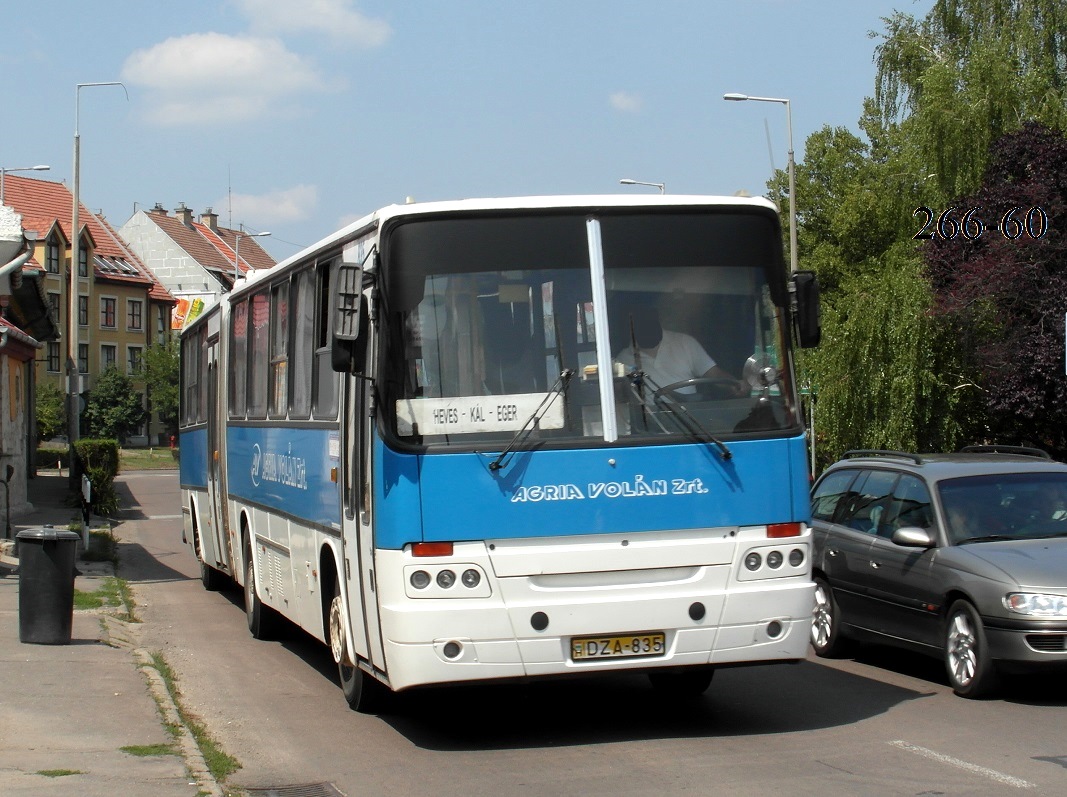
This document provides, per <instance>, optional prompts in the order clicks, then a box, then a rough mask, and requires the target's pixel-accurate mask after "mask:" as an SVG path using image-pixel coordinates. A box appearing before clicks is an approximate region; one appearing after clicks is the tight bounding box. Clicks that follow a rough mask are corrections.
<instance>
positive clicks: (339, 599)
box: [181, 196, 819, 711]
mask: <svg viewBox="0 0 1067 797" xmlns="http://www.w3.org/2000/svg"><path fill="white" fill-rule="evenodd" d="M650 311H655V313H656V314H658V317H659V321H660V327H661V329H660V332H661V334H660V336H659V337H652V338H649V337H648V336H647V329H646V325H647V317H648V316H649V315H650V314H651V313H650ZM818 334H819V329H818V291H817V286H816V285H815V283H814V279H813V277H812V275H811V274H810V273H807V272H800V273H797V274H792V275H791V274H789V273H788V272H787V268H786V266H785V264H784V260H783V257H782V243H781V229H780V226H779V219H778V213H777V211H776V208H775V206H774V205H773V204H771V203H770V202H768V201H766V200H763V199H755V198H737V197H685V196H678V197H671V196H666V197H643V198H636V197H624V196H591V197H530V198H518V199H486V200H463V201H454V202H433V203H426V204H406V205H396V206H390V207H387V208H384V209H382V210H379V211H377V212H375V213H373V214H371V215H369V216H367V217H365V218H363V219H362V220H360V221H357V222H355V223H354V224H352V225H350V226H348V227H346V228H344V229H342V230H340V231H339V232H337V233H335V234H333V235H331V236H329V237H328V238H326V239H324V240H322V241H321V242H319V243H317V244H315V245H314V246H312V247H310V248H308V249H306V250H304V251H302V252H300V253H299V254H297V255H295V256H294V257H292V258H289V259H288V260H286V261H284V262H282V263H280V264H278V265H277V266H275V267H274V268H271V269H270V270H266V271H262V272H259V273H255V274H253V275H252V276H250V277H249V278H248V279H247V280H244V281H239V282H238V283H237V285H236V286H235V288H234V290H233V291H232V292H231V293H230V294H229V295H227V296H225V297H224V298H223V300H222V301H221V303H220V304H218V305H217V306H215V307H214V308H212V309H211V310H210V311H208V312H207V313H205V314H204V315H203V316H202V317H200V318H199V319H197V320H196V321H195V322H194V323H192V324H191V325H189V327H188V328H187V329H186V330H185V331H184V332H183V335H182V371H181V373H182V381H181V389H182V399H183V404H182V409H181V486H182V512H183V518H184V532H183V534H184V538H185V540H186V542H187V543H188V544H189V545H190V547H191V549H192V551H193V553H194V554H195V556H196V557H197V559H198V561H199V562H200V566H201V573H202V578H203V582H204V585H205V586H206V587H208V588H216V587H217V586H219V584H220V580H221V579H223V578H224V577H229V578H231V579H233V580H234V581H236V582H237V584H239V585H241V586H243V588H244V593H245V604H246V610H247V615H248V626H249V629H250V631H251V633H252V634H253V635H254V636H256V637H264V636H267V635H268V634H270V633H271V631H272V626H273V625H274V623H275V622H276V621H277V620H278V618H279V616H282V617H285V618H287V619H288V620H289V621H291V622H292V623H295V624H296V625H298V626H300V627H301V628H303V629H305V630H306V631H307V632H308V633H310V634H311V635H313V636H315V637H317V638H318V639H320V640H322V641H323V642H325V643H326V644H327V645H329V647H330V649H331V650H332V653H333V656H334V659H335V660H336V662H337V664H338V668H339V674H340V682H341V686H342V688H343V691H344V694H345V697H346V698H347V700H348V702H349V703H350V705H351V706H352V707H353V708H355V709H357V710H360V711H375V710H378V709H379V708H380V707H381V706H382V703H383V701H384V700H386V699H387V698H388V696H389V694H390V693H391V692H392V691H399V690H404V689H409V688H411V687H417V686H423V685H431V684H454V683H457V682H467V681H476V680H477V681H485V680H493V679H510V678H533V677H541V676H565V675H572V674H578V673H591V672H618V671H636V672H644V673H647V674H648V675H649V678H650V680H651V683H652V684H653V685H654V686H655V687H656V688H662V689H665V690H670V691H674V692H677V693H680V694H700V693H702V692H703V691H704V690H705V689H706V688H707V687H708V685H709V684H710V681H711V677H712V674H713V672H714V670H715V668H717V667H720V666H730V665H742V664H756V663H769V662H791V661H797V660H800V659H803V658H804V656H805V654H806V650H807V645H808V636H809V631H810V627H811V611H812V606H813V584H812V580H811V555H810V552H811V530H810V527H809V513H810V507H809V500H808V488H809V484H810V479H809V472H808V468H807V464H806V463H807V456H806V439H805V431H804V428H803V413H802V412H801V411H800V407H799V404H798V397H797V387H796V382H795V379H794V366H793V354H792V352H793V348H794V346H795V345H814V343H816V342H817V338H818ZM668 339H669V340H670V341H671V342H672V343H671V345H673V346H675V348H676V349H677V348H678V345H679V342H682V343H684V345H682V346H681V348H682V349H683V350H685V351H687V352H699V353H698V354H695V355H693V357H691V358H690V359H695V360H696V362H697V365H696V366H695V367H696V368H697V369H698V370H697V371H695V372H693V373H691V375H688V376H686V375H683V377H682V378H680V379H677V380H676V381H671V382H669V383H667V384H664V383H663V382H664V381H665V380H667V379H673V377H670V376H663V373H664V372H663V371H657V370H656V369H657V367H658V366H660V365H663V363H662V362H660V361H661V360H664V361H665V360H666V359H668V354H667V353H665V352H666V349H667V348H668V346H667V343H666V341H667V340H668ZM675 353H676V354H677V352H675ZM687 356H688V355H687ZM709 363H710V364H711V366H713V367H708V366H709ZM668 373H669V372H668ZM654 374H658V376H654Z"/></svg>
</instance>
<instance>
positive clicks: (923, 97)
mask: <svg viewBox="0 0 1067 797" xmlns="http://www.w3.org/2000/svg"><path fill="white" fill-rule="evenodd" d="M884 22H885V30H884V32H882V33H881V34H872V38H878V39H880V41H879V43H878V44H877V46H876V49H875V53H874V60H875V63H876V65H877V70H878V76H877V81H876V85H875V87H874V96H873V97H872V98H869V99H868V100H867V101H866V102H865V103H864V107H863V111H862V115H861V117H860V122H859V126H860V131H861V133H862V136H861V135H856V134H853V133H851V132H850V131H848V130H844V129H830V128H823V129H822V130H820V131H818V132H816V133H814V134H813V135H812V136H811V137H809V139H808V141H807V143H806V148H805V157H804V161H803V162H802V163H801V164H798V167H797V195H796V200H797V208H798V214H797V215H798V225H799V229H798V240H799V245H800V246H799V250H800V251H799V255H800V264H801V267H803V268H813V269H815V270H816V272H817V273H818V274H819V278H820V282H821V283H822V284H823V287H824V295H823V308H824V334H823V343H822V346H821V347H820V349H818V350H816V351H814V352H811V353H805V356H804V358H803V359H802V365H803V367H804V368H805V372H806V373H805V376H806V378H808V379H810V380H811V381H812V382H813V383H814V385H815V387H816V389H817V391H818V401H817V404H816V407H817V409H816V422H815V424H816V431H817V433H818V440H817V443H818V445H819V448H818V449H817V453H818V454H819V456H820V459H821V460H822V461H825V460H826V459H827V458H833V457H835V456H837V455H838V454H840V453H841V451H842V450H844V449H846V448H853V447H862V448H867V447H893V448H898V447H899V448H917V449H919V450H931V449H933V450H939V449H940V450H944V449H949V448H952V447H954V446H955V445H956V444H957V443H958V442H961V441H963V442H966V441H968V440H967V438H973V437H976V436H977V434H978V432H980V431H981V430H982V429H987V430H989V431H990V432H991V433H992V432H993V427H992V426H991V425H990V423H989V419H990V416H989V415H988V414H985V413H986V412H987V411H988V412H993V411H994V410H993V409H992V406H991V405H989V403H988V402H985V403H983V402H982V401H981V400H978V399H976V396H977V391H975V390H967V389H964V387H965V386H966V385H968V384H973V383H976V379H977V375H976V373H975V371H974V361H975V357H974V350H973V347H972V348H968V347H967V346H965V345H962V338H961V336H968V335H969V336H971V337H972V338H974V339H975V340H977V339H978V333H979V332H981V335H982V338H981V339H982V342H983V344H985V345H990V344H995V343H998V342H1003V339H1001V338H996V337H995V336H994V337H993V338H990V337H989V334H991V333H993V332H997V331H998V330H999V333H998V334H1004V333H1006V332H1007V327H1006V326H1004V325H1000V326H999V327H998V326H997V325H992V326H984V327H982V328H981V329H977V328H976V327H975V326H974V325H973V324H968V323H967V322H966V321H965V320H961V317H960V316H958V315H956V316H949V315H947V314H944V313H937V312H935V301H934V297H935V293H934V291H932V290H931V287H930V284H929V282H928V279H927V272H926V271H925V269H924V265H923V249H924V248H925V245H923V244H922V243H921V242H919V241H916V240H914V235H915V233H916V232H917V231H918V229H919V227H920V226H921V223H922V221H921V217H916V216H914V215H913V214H914V213H915V209H916V208H917V207H919V206H926V207H929V208H931V209H932V210H933V211H934V212H935V214H939V213H940V212H941V211H943V210H946V209H948V208H950V207H952V206H953V205H956V204H958V203H957V202H955V201H953V199H954V198H956V197H962V196H967V195H971V194H973V193H974V192H975V191H977V190H978V187H979V185H980V184H981V181H982V177H983V174H984V173H985V171H986V168H987V165H988V163H989V161H990V157H991V155H990V153H991V147H992V144H993V142H995V141H997V140H998V139H999V138H1000V137H1001V136H1002V135H1004V134H1006V133H1011V132H1014V131H1017V130H1019V129H1020V128H1021V127H1022V125H1023V124H1024V123H1026V122H1027V121H1028V120H1031V119H1037V120H1039V121H1042V122H1044V123H1045V124H1047V125H1049V126H1052V127H1059V128H1065V127H1067V124H1065V123H1067V6H1065V5H1064V4H1063V3H1062V2H1060V0H935V2H934V4H933V7H932V8H931V10H930V12H929V13H928V14H927V15H926V16H925V17H924V18H922V19H921V20H917V19H915V18H913V17H912V16H910V15H907V14H902V13H898V14H895V15H894V16H892V17H890V18H887V19H885V20H884ZM770 188H771V195H772V197H774V198H777V201H778V202H779V204H780V205H781V206H782V207H786V202H787V201H788V199H787V195H786V193H785V180H784V175H781V174H778V175H776V176H775V179H774V180H773V181H772V183H771V186H770ZM987 318H988V316H987ZM1061 321H1062V318H1061ZM1046 328H1047V325H1046ZM1019 331H1020V330H1019V328H1016V329H1015V330H1014V332H1016V333H1017V332H1019ZM968 357H969V358H970V360H968ZM1065 444H1067V443H1065Z"/></svg>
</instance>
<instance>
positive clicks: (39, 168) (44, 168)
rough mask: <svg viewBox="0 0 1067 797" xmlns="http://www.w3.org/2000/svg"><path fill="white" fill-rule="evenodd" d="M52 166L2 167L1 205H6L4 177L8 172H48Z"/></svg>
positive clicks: (0, 175) (0, 170)
mask: <svg viewBox="0 0 1067 797" xmlns="http://www.w3.org/2000/svg"><path fill="white" fill-rule="evenodd" d="M50 168H51V167H50V166H12V167H11V168H6V167H4V166H0V205H2V204H4V175H5V174H7V173H8V172H47V171H48V170H49V169H50Z"/></svg>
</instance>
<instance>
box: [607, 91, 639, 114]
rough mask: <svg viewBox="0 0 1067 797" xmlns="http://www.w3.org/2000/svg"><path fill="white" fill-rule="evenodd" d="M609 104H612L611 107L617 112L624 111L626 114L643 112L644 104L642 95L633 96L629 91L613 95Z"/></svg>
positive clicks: (617, 92)
mask: <svg viewBox="0 0 1067 797" xmlns="http://www.w3.org/2000/svg"><path fill="white" fill-rule="evenodd" d="M609 102H611V107H612V108H614V109H615V110H616V111H623V112H625V113H637V112H638V111H640V110H641V106H642V105H643V104H644V101H643V100H642V99H641V95H639V94H633V93H631V92H628V91H616V92H615V93H614V94H612V95H611V97H610V99H609Z"/></svg>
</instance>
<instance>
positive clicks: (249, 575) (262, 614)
mask: <svg viewBox="0 0 1067 797" xmlns="http://www.w3.org/2000/svg"><path fill="white" fill-rule="evenodd" d="M245 615H246V616H247V617H248V630H249V632H251V634H252V637H253V638H254V639H271V638H272V636H273V635H274V631H275V615H274V612H273V610H272V609H271V608H270V607H269V606H264V605H263V601H261V600H260V599H259V593H258V592H256V569H255V563H254V562H253V561H252V547H251V546H250V545H247V544H246V545H245Z"/></svg>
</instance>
